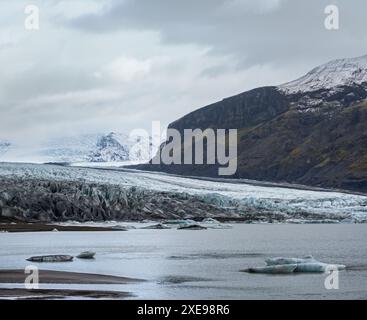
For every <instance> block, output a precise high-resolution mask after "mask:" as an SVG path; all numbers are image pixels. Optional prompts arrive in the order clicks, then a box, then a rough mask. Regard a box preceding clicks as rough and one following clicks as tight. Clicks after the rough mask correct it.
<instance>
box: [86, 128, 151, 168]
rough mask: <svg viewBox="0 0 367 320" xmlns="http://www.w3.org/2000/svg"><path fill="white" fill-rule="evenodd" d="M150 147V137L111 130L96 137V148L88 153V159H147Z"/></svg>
mask: <svg viewBox="0 0 367 320" xmlns="http://www.w3.org/2000/svg"><path fill="white" fill-rule="evenodd" d="M151 147H152V142H151V139H150V138H147V137H143V136H136V135H135V136H134V135H133V136H129V135H127V134H123V133H115V132H111V133H109V134H107V135H104V136H102V137H100V138H99V139H98V141H97V145H96V150H95V151H93V152H91V153H90V155H89V157H88V161H90V162H116V161H148V160H149V159H150V148H151Z"/></svg>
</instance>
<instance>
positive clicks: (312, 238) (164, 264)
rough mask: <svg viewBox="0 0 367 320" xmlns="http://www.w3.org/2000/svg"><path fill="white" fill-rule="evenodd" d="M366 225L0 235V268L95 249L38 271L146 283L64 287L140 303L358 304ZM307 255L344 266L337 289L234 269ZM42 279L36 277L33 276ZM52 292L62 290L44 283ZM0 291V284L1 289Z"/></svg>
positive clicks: (366, 281)
mask: <svg viewBox="0 0 367 320" xmlns="http://www.w3.org/2000/svg"><path fill="white" fill-rule="evenodd" d="M366 241H367V225H348V224H340V225H260V224H259V225H256V224H255V225H247V224H237V225H234V228H233V229H223V230H221V229H209V230H194V231H185V232H182V231H179V230H175V229H171V230H142V229H135V230H129V231H128V232H72V233H71V232H52V233H25V234H11V233H9V234H0V243H1V246H0V268H1V269H15V268H24V267H25V266H26V265H28V264H29V263H28V262H27V261H25V259H26V258H28V257H29V256H32V255H43V254H71V255H77V254H78V253H80V252H82V251H85V250H92V251H96V252H97V255H96V259H95V260H92V261H88V260H79V259H75V260H74V261H73V262H70V263H55V264H51V263H47V264H39V266H41V268H43V269H51V270H65V271H75V272H88V273H101V274H111V275H118V276H126V277H133V278H141V279H146V280H148V281H147V282H143V283H137V284H129V285H113V286H107V285H102V286H101V285H99V286H95V285H93V286H92V285H84V286H80V285H79V286H78V285H74V286H69V285H68V286H66V287H68V288H85V289H86V288H89V289H100V290H122V291H130V292H132V293H133V294H134V295H135V297H134V298H141V299H178V298H182V299H185V298H188V299H261V298H265V299H282V298H290V299H352V298H353V299H366V298H367V263H366V256H367V252H366V251H367V249H366V246H365V244H366ZM309 254H312V255H313V256H314V257H315V258H316V259H318V260H320V261H325V262H328V263H339V264H346V265H347V270H345V271H342V272H340V289H339V290H332V291H330V290H326V289H325V288H324V280H325V275H323V274H290V275H260V274H247V273H242V272H239V270H243V269H246V268H248V267H251V266H261V265H264V258H265V257H268V256H269V257H274V256H293V257H302V256H305V255H309ZM41 280H42V279H41ZM42 286H44V287H48V288H49V287H52V288H59V287H65V285H47V284H42ZM1 287H4V285H1Z"/></svg>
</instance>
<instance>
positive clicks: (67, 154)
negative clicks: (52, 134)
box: [0, 132, 151, 163]
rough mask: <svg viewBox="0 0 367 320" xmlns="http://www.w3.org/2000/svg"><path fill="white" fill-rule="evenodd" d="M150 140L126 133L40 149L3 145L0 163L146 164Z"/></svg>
mask: <svg viewBox="0 0 367 320" xmlns="http://www.w3.org/2000/svg"><path fill="white" fill-rule="evenodd" d="M150 147H151V140H150V138H147V137H144V136H139V135H135V136H131V137H130V136H129V135H127V134H123V133H114V132H111V133H108V134H82V135H75V136H69V137H58V138H52V139H49V140H47V141H45V142H44V143H42V144H41V145H39V146H35V147H22V146H19V145H17V144H11V143H8V142H6V143H5V142H0V161H10V162H11V161H21V162H55V163H63V162H71V163H76V162H83V163H84V162H86V163H87V162H98V163H106V162H126V161H134V162H147V161H149V158H150V149H149V148H150Z"/></svg>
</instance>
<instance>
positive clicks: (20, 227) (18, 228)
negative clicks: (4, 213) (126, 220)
mask: <svg viewBox="0 0 367 320" xmlns="http://www.w3.org/2000/svg"><path fill="white" fill-rule="evenodd" d="M52 231H63V232H76V231H79V232H80V231H90V232H91V231H96V232H97V231H98V232H106V231H124V230H119V229H115V228H112V227H91V226H62V225H56V224H44V223H42V222H36V223H33V222H30V223H27V222H13V223H7V222H6V223H1V219H0V232H11V233H13V232H52Z"/></svg>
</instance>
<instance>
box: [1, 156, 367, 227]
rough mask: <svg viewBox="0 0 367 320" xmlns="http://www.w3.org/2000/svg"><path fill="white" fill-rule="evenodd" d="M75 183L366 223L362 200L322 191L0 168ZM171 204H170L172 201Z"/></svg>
mask: <svg viewBox="0 0 367 320" xmlns="http://www.w3.org/2000/svg"><path fill="white" fill-rule="evenodd" d="M1 177H3V178H14V177H15V178H20V179H41V180H51V181H61V182H62V181H77V182H79V183H97V184H104V185H105V184H109V185H112V186H119V187H120V188H124V189H131V188H133V189H138V190H146V191H149V192H157V193H162V192H166V193H169V194H180V195H184V194H187V195H190V196H191V197H195V199H198V200H200V201H202V202H205V203H208V205H213V206H216V207H219V208H223V211H224V209H227V208H235V209H236V210H237V211H238V212H241V213H243V214H245V213H246V212H249V211H254V210H255V211H256V212H257V213H258V214H259V215H261V214H263V213H277V214H284V215H287V217H288V218H291V217H293V216H297V215H298V216H300V215H301V216H305V217H309V218H313V219H315V217H316V218H317V219H321V218H322V219H328V218H331V219H338V220H343V219H345V220H348V221H349V222H358V221H364V220H366V219H367V196H365V195H358V194H351V193H344V192H338V191H328V190H306V189H301V188H296V187H292V186H289V185H284V186H283V185H272V184H264V185H261V183H257V182H250V181H247V182H242V183H241V182H237V183H235V182H232V181H228V182H220V183H218V181H215V180H214V179H211V180H205V179H196V178H192V177H191V178H190V177H181V176H173V175H168V174H162V173H155V172H144V171H137V170H130V169H111V168H108V169H106V168H87V167H68V166H59V165H40V164H15V163H1V164H0V178H1ZM172 201H173V200H172Z"/></svg>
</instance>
